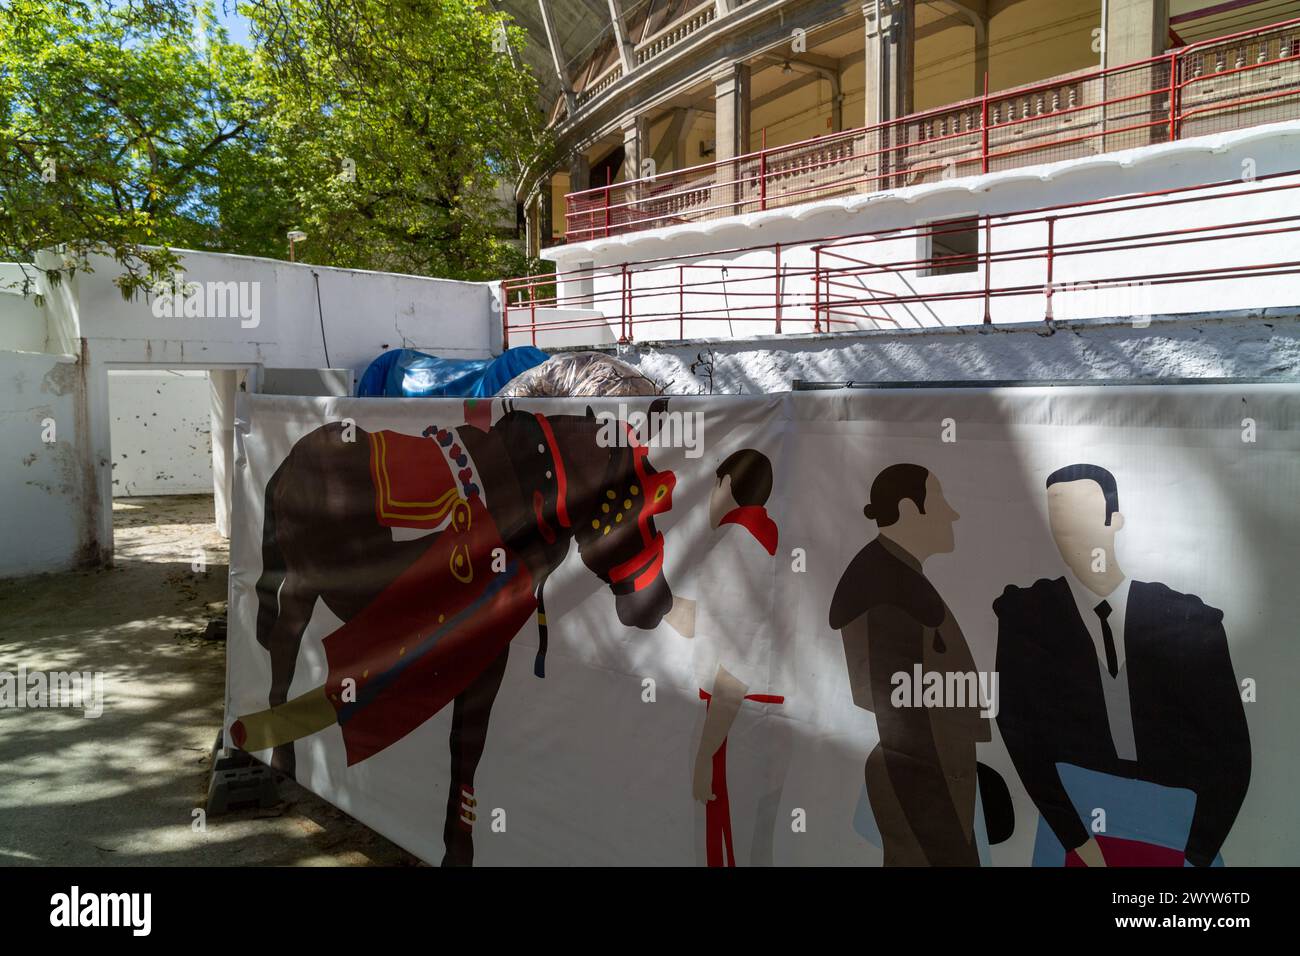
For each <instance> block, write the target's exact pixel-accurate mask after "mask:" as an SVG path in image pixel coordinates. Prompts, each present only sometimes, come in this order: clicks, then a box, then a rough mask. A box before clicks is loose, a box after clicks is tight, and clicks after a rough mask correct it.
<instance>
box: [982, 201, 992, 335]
mask: <svg viewBox="0 0 1300 956" xmlns="http://www.w3.org/2000/svg"><path fill="white" fill-rule="evenodd" d="M992 288H993V217H992V216H985V217H984V324H985V325H992V324H993V313H992V311H990V309H989V298H990V293H991V290H992Z"/></svg>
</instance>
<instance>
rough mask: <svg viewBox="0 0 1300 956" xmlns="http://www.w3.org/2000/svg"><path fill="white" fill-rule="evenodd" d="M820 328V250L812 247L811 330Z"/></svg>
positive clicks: (818, 330)
mask: <svg viewBox="0 0 1300 956" xmlns="http://www.w3.org/2000/svg"><path fill="white" fill-rule="evenodd" d="M821 330H822V250H821V247H820V246H819V247H817V248H815V249H813V331H814V332H820V331H821Z"/></svg>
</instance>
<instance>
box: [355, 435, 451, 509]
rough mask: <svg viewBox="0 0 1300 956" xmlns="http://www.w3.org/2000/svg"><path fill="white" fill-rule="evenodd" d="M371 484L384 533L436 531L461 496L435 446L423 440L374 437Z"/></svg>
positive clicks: (371, 445)
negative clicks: (415, 530) (390, 529)
mask: <svg viewBox="0 0 1300 956" xmlns="http://www.w3.org/2000/svg"><path fill="white" fill-rule="evenodd" d="M370 479H371V481H372V482H373V484H374V487H375V518H376V519H377V520H378V521H379V523H380V524H381V525H383V526H384V527H386V528H436V527H438V526H439V525H440V524H442V522H443V521H445V520H446V518H447V514H448V512H449V510H450V508H451V506H452V505H453V504H454V503H455V500H456V499H457V498H458V497H459V495H460V492H459V489H458V487H457V485H456V480H455V476H454V475H452V473H451V469H450V468H449V467H448V466H447V459H446V458H445V457H444V455H443V453H442V449H440V448H439V447H438V443H437V441H436V440H435V439H433V438H423V437H421V436H419V435H404V434H402V433H401V432H394V431H379V432H371V433H370Z"/></svg>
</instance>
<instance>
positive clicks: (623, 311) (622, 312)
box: [618, 262, 627, 343]
mask: <svg viewBox="0 0 1300 956" xmlns="http://www.w3.org/2000/svg"><path fill="white" fill-rule="evenodd" d="M622 275H623V279H622V283H623V285H622V294H621V295H620V297H619V309H618V340H619V342H620V343H626V342H627V263H626V262H625V263H623V271H622Z"/></svg>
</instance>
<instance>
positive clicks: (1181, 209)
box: [511, 122, 1300, 348]
mask: <svg viewBox="0 0 1300 956" xmlns="http://www.w3.org/2000/svg"><path fill="white" fill-rule="evenodd" d="M1248 168H1249V169H1250V170H1252V171H1253V173H1254V175H1256V176H1266V175H1269V174H1272V173H1280V172H1284V171H1291V170H1297V169H1300V122H1288V123H1279V124H1274V125H1272V126H1263V127H1257V128H1254V129H1249V130H1240V131H1236V132H1233V133H1224V134H1219V135H1215V136H1206V137H1200V138H1196V139H1188V140H1181V141H1179V142H1176V143H1172V144H1161V145H1157V146H1150V147H1145V148H1142V149H1136V150H1129V151H1126V152H1117V153H1110V154H1105V155H1101V156H1097V157H1094V158H1091V159H1087V160H1073V161H1069V162H1063V163H1055V164H1051V165H1045V166H1037V167H1029V168H1025V169H1019V170H1012V171H1007V172H1001V173H993V174H989V175H987V176H973V177H965V178H962V179H954V180H951V181H948V182H940V183H934V184H929V185H923V186H916V187H911V188H908V189H902V190H896V191H893V192H889V193H877V194H873V195H868V196H858V197H853V198H850V199H836V200H826V201H822V202H817V203H809V204H806V205H803V206H797V207H791V208H787V209H781V210H774V211H769V212H764V213H754V214H750V215H746V216H739V217H734V218H731V219H725V220H718V221H713V222H701V223H688V224H683V225H680V226H674V227H670V228H664V229H657V230H652V231H647V232H643V233H634V234H631V235H626V236H616V237H612V238H610V239H604V240H596V241H592V242H586V243H575V244H572V245H566V246H557V247H555V248H552V249H548V250H546V254H547V256H548V257H550V258H551V259H553V260H554V261H555V262H556V267H557V271H559V272H561V273H563V272H564V271H566V270H574V269H578V268H579V267H580V265H581V264H582V263H586V262H591V263H593V264H594V266H595V268H596V270H601V269H605V270H608V271H606V272H603V273H602V272H599V271H597V273H596V274H595V276H594V278H592V279H589V280H588V281H589V282H590V287H591V290H592V291H593V292H594V296H595V299H594V301H593V303H592V307H594V308H598V309H600V310H601V311H603V312H604V313H605V314H606V315H607V316H609V317H610V325H611V328H612V329H614V330H615V331H614V335H615V337H617V334H618V333H617V330H618V328H619V322H618V316H619V315H620V308H621V295H620V290H621V288H622V282H623V280H622V277H621V265H622V264H623V263H636V262H645V261H646V260H652V259H658V258H670V257H679V256H682V255H694V254H697V253H700V254H702V255H701V256H700V258H698V259H695V260H693V261H692V263H690V264H688V265H686V266H685V270H684V274H683V273H679V271H678V267H679V265H681V263H679V262H676V261H669V262H664V263H647V264H646V265H644V266H634V267H632V268H633V270H634V272H633V276H632V278H631V279H630V280H629V281H630V282H631V283H632V284H633V288H634V289H635V290H647V289H648V290H655V289H658V290H661V291H660V293H659V294H657V295H650V296H644V295H640V296H637V297H636V299H635V300H634V302H633V313H632V315H633V318H636V319H641V318H646V317H649V318H651V319H652V320H651V321H645V322H641V321H638V322H637V324H636V325H635V326H634V337H635V339H637V340H640V341H656V340H667V339H675V338H679V337H680V336H681V334H682V332H681V330H680V327H679V323H678V320H677V318H676V314H677V312H678V310H679V307H681V308H684V309H685V310H686V311H687V312H688V313H692V312H693V313H697V316H698V317H696V318H693V319H688V320H687V321H686V322H685V329H684V335H685V337H688V338H692V337H731V338H751V337H754V336H758V335H770V334H772V333H773V332H774V326H773V322H772V304H771V296H772V295H773V294H774V292H775V282H774V254H773V252H772V251H771V250H770V249H769V250H761V251H755V252H750V253H738V254H723V253H718V252H712V251H711V250H725V249H735V248H743V247H750V246H755V245H766V244H771V243H781V244H782V246H783V249H782V257H781V258H782V265H783V267H784V268H785V269H786V270H789V271H790V273H791V274H790V275H789V276H788V277H787V278H786V279H785V281H784V283H783V286H782V290H783V298H784V305H783V313H784V314H783V323H782V324H783V331H784V332H786V333H791V332H795V333H798V332H811V331H812V329H813V327H812V322H811V319H812V307H811V306H812V302H813V296H814V289H813V282H812V279H811V277H810V272H811V269H812V267H813V264H814V260H813V253H812V244H814V243H816V242H817V241H819V240H821V239H823V238H825V237H828V236H843V235H852V234H860V233H864V232H869V231H871V230H888V229H896V228H900V227H906V228H911V227H915V226H916V225H917V224H919V223H927V222H933V221H936V220H944V219H951V218H954V217H960V216H963V215H971V214H990V215H994V216H997V215H999V214H1003V215H1005V214H1007V213H1011V212H1015V211H1019V210H1023V209H1033V208H1039V207H1043V206H1049V205H1061V204H1066V203H1072V202H1086V201H1089V200H1094V199H1101V198H1105V197H1112V196H1118V195H1125V194H1135V193H1144V192H1148V191H1153V190H1160V189H1169V188H1176V187H1183V186H1193V185H1196V184H1199V183H1206V182H1218V181H1228V180H1237V179H1239V178H1240V177H1241V176H1242V175H1243V170H1245V169H1248ZM1288 181H1294V182H1300V175H1298V176H1296V177H1294V178H1293V179H1290V180H1288ZM1257 185H1258V186H1265V185H1268V184H1265V183H1259V184H1257ZM1287 214H1300V189H1296V190H1294V191H1290V192H1274V193H1260V194H1258V195H1255V196H1250V195H1246V196H1241V197H1237V198H1233V199H1228V200H1221V201H1218V202H1214V203H1208V204H1197V205H1181V206H1170V207H1165V208H1163V209H1157V210H1144V211H1133V212H1127V213H1123V214H1115V215H1109V216H1105V217H1096V218H1089V219H1076V220H1072V221H1068V222H1060V223H1058V225H1057V227H1056V236H1055V241H1056V243H1058V244H1065V243H1070V242H1078V241H1082V240H1087V239H1090V238H1097V237H1099V236H1110V237H1115V236H1119V237H1123V236H1132V235H1136V234H1139V233H1162V232H1165V231H1167V230H1172V229H1183V228H1187V227H1189V226H1201V225H1210V224H1214V223H1229V222H1234V221H1242V220H1249V219H1256V218H1266V217H1274V216H1279V215H1287ZM1254 228H1255V229H1262V228H1268V227H1254ZM1046 238H1047V237H1046V226H1045V225H1044V224H1042V223H1034V224H1024V225H1018V226H1011V227H1006V228H1001V229H995V230H994V236H993V241H994V249H995V251H997V250H1005V249H1008V248H1023V247H1032V246H1039V245H1042V244H1044V243H1045V242H1046ZM920 244H921V243H920V240H919V239H918V238H917V236H916V235H915V233H910V234H903V235H902V236H899V237H897V238H891V239H890V240H888V241H886V242H880V243H873V244H869V245H868V244H858V245H856V246H850V247H846V248H845V249H844V250H843V251H845V252H847V253H848V254H849V255H850V256H854V257H856V258H859V259H865V260H868V261H873V262H880V263H899V262H911V261H914V260H916V259H918V258H921V257H922V256H923V255H924V253H923V252H922V251H921V249H920V248H919V247H920ZM983 248H984V246H983V237H981V250H983ZM1296 260H1300V233H1295V232H1292V233H1288V234H1278V235H1269V236H1260V237H1256V238H1236V239H1229V240H1219V241H1214V242H1205V243H1196V244H1185V245H1179V246H1172V247H1168V246H1166V247H1158V248H1154V249H1151V250H1149V251H1146V250H1130V251H1124V252H1111V253H1091V254H1088V255H1078V256H1070V257H1063V258H1058V259H1057V261H1056V267H1055V275H1054V280H1055V282H1057V283H1069V284H1071V285H1075V284H1077V283H1083V282H1088V281H1090V280H1093V279H1097V278H1100V277H1115V276H1143V275H1151V274H1158V273H1165V272H1171V271H1187V270H1195V269H1200V268H1205V269H1215V268H1224V267H1231V266H1237V265H1245V264H1254V263H1261V262H1288V261H1296ZM721 267H726V268H727V270H728V273H727V275H725V276H723V274H722V272H721ZM993 268H994V273H993V285H994V286H995V287H997V286H1007V285H1023V286H1026V287H1030V288H1032V289H1033V290H1034V291H1032V292H1030V293H1028V294H1026V295H1023V296H1016V297H1009V298H997V299H994V300H993V304H992V317H993V321H994V322H995V323H1005V324H1014V323H1018V322H1031V321H1041V320H1042V319H1043V317H1044V314H1045V297H1044V295H1043V294H1042V292H1041V291H1039V290H1041V289H1042V288H1043V287H1044V285H1045V283H1046V280H1047V275H1046V270H1045V264H1044V262H1043V261H1042V260H1041V259H1034V260H1027V261H1024V262H1018V263H995V264H994V267H993ZM805 273H806V274H805ZM682 278H684V280H685V282H686V283H688V284H691V283H693V284H694V287H693V289H688V291H687V293H686V294H685V295H684V297H683V300H682V301H681V304H680V306H679V298H678V291H677V287H678V282H679V279H682ZM864 284H867V285H870V287H872V288H875V289H879V290H881V291H882V292H883V293H885V294H886V295H899V294H903V295H907V294H917V295H935V294H942V293H945V292H960V291H966V292H979V291H981V290H982V289H983V287H984V275H983V273H982V272H976V273H973V274H964V275H957V276H924V275H918V274H917V272H916V271H915V270H914V269H909V270H905V271H903V272H901V273H897V274H893V275H886V276H879V275H875V276H872V277H870V279H869V280H866V281H865V283H864ZM1298 288H1300V283H1298V282H1297V278H1296V276H1294V275H1292V276H1275V277H1265V278H1254V279H1249V280H1233V281H1217V282H1208V281H1207V282H1194V283H1186V284H1180V285H1165V286H1159V287H1154V288H1153V287H1145V288H1143V287H1138V288H1137V289H1135V290H1129V289H1125V290H1111V291H1106V292H1100V291H1095V290H1089V289H1087V288H1086V287H1084V288H1083V291H1082V292H1079V291H1071V292H1065V293H1060V294H1058V295H1057V296H1056V297H1055V299H1054V313H1055V317H1056V318H1057V319H1086V318H1099V317H1106V316H1114V315H1129V314H1175V313H1180V312H1205V311H1217V310H1231V309H1243V308H1271V307H1279V306H1282V307H1285V306H1291V305H1296V304H1300V293H1298V292H1297V289H1298ZM579 289H580V286H579V279H578V277H577V276H575V277H574V278H573V280H572V281H562V282H561V291H560V294H561V297H562V302H561V304H563V299H564V297H566V296H570V295H576V294H578V292H579ZM584 291H585V290H584ZM724 291H725V293H726V295H725V297H724V296H723V295H722V293H723V292H724ZM754 293H760V294H761V297H758V296H755V295H754ZM755 304H761V311H756V310H754V309H752V308H751V309H750V310H749V311H748V312H747V311H746V307H747V306H754V305H755ZM983 313H984V303H983V301H982V297H981V296H977V297H975V298H971V299H966V300H961V301H949V302H942V303H919V304H894V305H888V306H875V307H871V308H859V309H846V310H844V311H842V312H841V313H840V314H839V315H838V316H837V317H839V318H842V319H846V320H852V321H851V323H850V324H847V325H837V326H836V328H837V329H849V328H865V329H870V328H898V329H906V328H938V327H952V326H965V325H975V324H979V323H981V322H982V320H983ZM665 314H671V315H672V316H673V317H672V318H662V319H655V318H654V317H656V316H663V315H665ZM756 314H759V315H762V316H763V321H761V322H760V321H752V320H747V319H746V315H749V316H754V315H756ZM524 315H525V312H523V311H520V310H517V309H512V314H511V322H512V324H513V323H516V322H520V321H523V320H524ZM705 316H709V317H711V318H709V319H706V318H705ZM868 316H870V317H868ZM597 332H603V330H588V332H587V333H586V334H587V336H588V341H590V342H592V343H593V344H596V343H598V342H599V341H600V339H599V337H598V335H597V334H596V333H597ZM548 344H550V342H549V340H548V339H547V338H546V337H545V334H544V333H543V334H541V335H539V338H538V345H539V346H541V347H542V348H546V347H547V345H548ZM563 344H565V345H568V344H573V343H572V341H571V339H570V340H568V341H565V342H564V343H563Z"/></svg>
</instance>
